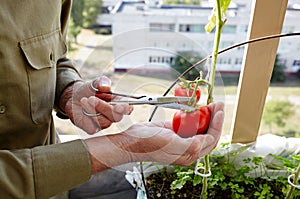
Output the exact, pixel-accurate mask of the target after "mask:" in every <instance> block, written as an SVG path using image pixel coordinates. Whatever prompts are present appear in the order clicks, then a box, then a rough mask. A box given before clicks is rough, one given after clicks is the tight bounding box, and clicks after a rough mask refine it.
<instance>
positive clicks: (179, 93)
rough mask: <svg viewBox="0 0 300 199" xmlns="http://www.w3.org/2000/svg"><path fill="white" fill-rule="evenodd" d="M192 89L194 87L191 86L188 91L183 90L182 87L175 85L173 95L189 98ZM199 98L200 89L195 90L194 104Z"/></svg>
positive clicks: (186, 89)
mask: <svg viewBox="0 0 300 199" xmlns="http://www.w3.org/2000/svg"><path fill="white" fill-rule="evenodd" d="M194 88H195V86H194V85H192V87H191V88H189V89H188V88H185V87H184V86H182V85H177V86H176V87H175V91H174V95H175V96H183V97H191V96H192V95H193V92H194ZM200 96H201V91H200V89H197V90H196V93H195V99H196V103H197V102H198V101H199V100H200Z"/></svg>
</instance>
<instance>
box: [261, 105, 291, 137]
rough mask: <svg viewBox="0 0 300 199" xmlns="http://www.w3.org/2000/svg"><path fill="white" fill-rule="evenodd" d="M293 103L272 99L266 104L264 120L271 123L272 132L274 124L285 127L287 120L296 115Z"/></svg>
mask: <svg viewBox="0 0 300 199" xmlns="http://www.w3.org/2000/svg"><path fill="white" fill-rule="evenodd" d="M294 113H295V111H294V109H293V104H292V103H291V102H289V101H280V100H270V101H269V102H267V103H266V104H265V108H264V113H263V122H264V123H265V124H267V125H269V128H270V131H271V132H272V125H273V124H275V125H277V126H278V127H284V126H285V125H286V121H287V120H288V119H289V118H290V117H292V116H293V115H294Z"/></svg>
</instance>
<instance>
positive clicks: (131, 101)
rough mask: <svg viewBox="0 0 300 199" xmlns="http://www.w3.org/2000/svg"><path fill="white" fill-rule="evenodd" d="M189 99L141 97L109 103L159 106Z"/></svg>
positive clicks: (188, 98)
mask: <svg viewBox="0 0 300 199" xmlns="http://www.w3.org/2000/svg"><path fill="white" fill-rule="evenodd" d="M189 100H190V97H165V96H163V97H147V96H145V97H142V98H140V99H127V100H118V101H111V102H110V104H112V105H114V104H124V103H126V104H130V105H139V104H150V105H160V104H169V103H179V102H181V103H182V102H188V101H189Z"/></svg>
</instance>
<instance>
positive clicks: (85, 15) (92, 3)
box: [68, 0, 102, 46]
mask: <svg viewBox="0 0 300 199" xmlns="http://www.w3.org/2000/svg"><path fill="white" fill-rule="evenodd" d="M101 7H102V0H73V4H72V10H71V17H70V23H69V27H68V35H69V38H70V42H75V43H77V36H78V35H79V34H80V32H81V29H82V28H89V27H92V26H94V25H96V24H97V21H96V19H97V16H98V15H99V14H100V13H101ZM69 46H71V43H69Z"/></svg>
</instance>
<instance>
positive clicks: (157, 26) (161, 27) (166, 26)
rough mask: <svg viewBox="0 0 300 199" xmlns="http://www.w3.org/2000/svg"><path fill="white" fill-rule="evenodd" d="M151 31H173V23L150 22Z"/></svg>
mask: <svg viewBox="0 0 300 199" xmlns="http://www.w3.org/2000/svg"><path fill="white" fill-rule="evenodd" d="M149 27H150V31H151V32H174V31H175V24H171V23H150V25H149Z"/></svg>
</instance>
